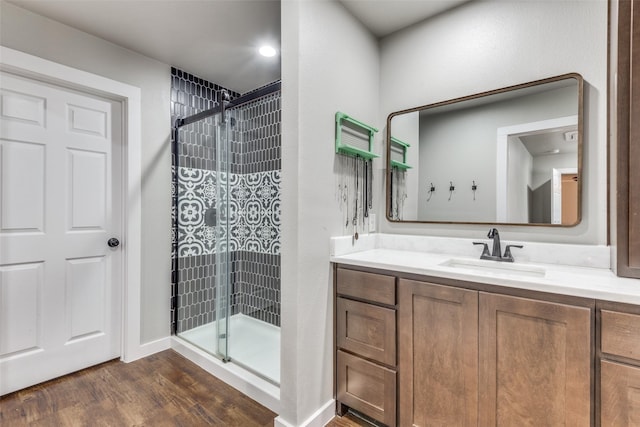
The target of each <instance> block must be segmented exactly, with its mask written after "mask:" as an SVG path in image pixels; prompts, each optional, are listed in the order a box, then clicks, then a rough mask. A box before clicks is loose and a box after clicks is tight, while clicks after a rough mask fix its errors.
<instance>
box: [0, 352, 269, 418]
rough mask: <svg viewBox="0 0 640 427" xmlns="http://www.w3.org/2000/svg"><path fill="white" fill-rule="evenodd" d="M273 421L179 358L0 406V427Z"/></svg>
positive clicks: (65, 384) (17, 396)
mask: <svg viewBox="0 0 640 427" xmlns="http://www.w3.org/2000/svg"><path fill="white" fill-rule="evenodd" d="M275 417H276V414H275V413H273V412H271V411H270V410H269V409H267V408H265V407H263V406H261V405H260V404H258V403H257V402H255V401H253V400H251V399H250V398H248V397H246V396H245V395H243V394H242V393H240V392H239V391H237V390H235V389H234V388H232V387H230V386H228V385H227V384H225V383H223V382H222V381H220V380H218V379H217V378H215V377H213V376H212V375H210V374H208V373H207V372H206V371H204V370H203V369H201V368H200V367H198V366H197V365H195V364H194V363H192V362H190V361H189V360H187V359H185V358H184V357H182V356H181V355H179V354H178V353H176V352H174V351H172V350H167V351H163V352H161V353H157V354H154V355H152V356H149V357H146V358H144V359H140V360H137V361H135V362H132V363H123V362H120V361H111V362H107V363H103V364H101V365H98V366H94V367H92V368H89V369H85V370H83V371H80V372H76V373H74V374H70V375H67V376H65V377H62V378H58V379H55V380H52V381H49V382H46V383H43V384H40V385H36V386H33V387H30V388H28V389H25V390H21V391H18V392H15V393H12V394H8V395H6V396H3V397H1V398H0V425H1V426H7V427H9V426H11V427H13V426H27V425H28V426H52V427H53V426H55V427H61V426H73V427H77V426H92V427H93V426H96V427H97V426H114V427H116V426H207V425H214V426H248V427H249V426H260V427H262V426H272V425H273V419H274V418H275Z"/></svg>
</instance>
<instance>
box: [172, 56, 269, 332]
mask: <svg viewBox="0 0 640 427" xmlns="http://www.w3.org/2000/svg"><path fill="white" fill-rule="evenodd" d="M171 74H172V76H171V79H172V91H171V115H172V118H171V119H172V123H175V120H176V119H177V118H178V117H186V116H189V115H192V114H195V113H198V112H200V111H203V110H206V109H210V108H213V107H215V106H216V105H218V101H219V99H220V92H221V91H222V90H223V88H221V87H220V86H218V85H215V84H213V83H210V82H206V81H204V80H202V79H199V78H197V77H195V76H193V75H191V74H188V73H185V72H183V71H181V70H177V69H175V68H172V70H171ZM229 93H230V95H231V97H232V99H233V98H235V97H237V96H239V95H240V94H238V93H234V92H230V91H229ZM280 117H281V115H280V94H279V93H275V94H271V95H268V96H265V97H262V98H260V99H258V100H255V101H253V102H251V103H249V104H245V105H242V106H240V107H238V108H236V109H232V110H230V111H229V117H228V120H227V122H226V124H225V126H226V128H225V129H226V131H227V132H228V134H227V135H228V136H229V141H228V142H229V144H228V146H226V147H219V148H222V149H223V150H222V151H221V153H220V155H221V158H220V159H217V158H216V156H217V154H216V144H217V141H216V132H215V128H216V123H215V122H214V121H215V120H217V118H208V119H205V120H201V121H199V122H197V123H193V124H191V125H189V126H183V127H182V128H181V129H180V131H179V132H180V134H179V144H177V145H176V144H173V138H174V135H173V134H172V136H171V137H172V147H173V148H172V173H173V177H174V179H173V180H172V187H171V191H172V195H173V196H174V198H175V199H177V205H176V203H174V206H172V218H173V220H174V222H173V223H174V226H173V228H172V231H171V233H172V258H173V261H172V271H173V274H172V289H171V295H172V307H173V309H172V310H177V313H176V314H177V316H175V317H176V319H177V324H176V331H178V332H181V331H185V330H188V329H191V328H194V327H197V326H200V325H203V324H206V323H208V322H211V321H213V320H214V319H215V318H216V312H215V310H216V302H218V305H219V304H220V303H223V304H222V307H224V306H225V303H226V300H225V298H229V302H230V308H231V313H232V314H235V313H244V314H247V315H250V316H253V317H256V318H258V319H260V320H263V321H266V322H269V323H271V324H274V325H278V326H279V325H280V255H279V253H280V167H281V148H280V147H281V144H280ZM216 162H219V163H221V164H222V165H223V167H224V168H225V169H226V171H217V170H216ZM225 179H229V183H228V184H229V188H230V191H229V194H226V192H225V188H226V184H227V183H226V182H224V180H225ZM218 180H220V182H217V181H218ZM216 185H218V187H217V188H216ZM176 196H177V197H176ZM217 198H221V201H225V200H226V199H227V198H228V218H227V217H226V211H223V212H217V211H216V212H215V215H213V212H212V209H213V208H215V206H216V202H217ZM175 199H174V200H175ZM207 213H208V214H207ZM212 221H215V223H216V224H217V225H218V226H217V227H214V226H212ZM178 224H179V227H178ZM208 224H209V225H208ZM217 244H218V245H220V247H219V249H221V250H225V251H226V252H224V253H225V255H224V256H228V257H229V264H228V265H229V266H230V269H231V271H230V272H229V274H230V282H231V283H232V286H231V289H230V294H229V295H217V294H216V289H215V278H216V275H218V276H219V275H220V274H225V272H218V271H215V270H216V265H215V261H216V257H217V256H218V255H216V251H217V249H218V248H216V245H217ZM227 244H228V246H229V247H228V248H227V247H226V245H227ZM216 298H217V299H218V300H219V301H216ZM219 306H220V305H219ZM172 318H173V313H172Z"/></svg>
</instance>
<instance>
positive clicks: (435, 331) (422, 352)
mask: <svg viewBox="0 0 640 427" xmlns="http://www.w3.org/2000/svg"><path fill="white" fill-rule="evenodd" d="M398 292H399V305H398V351H399V365H398V373H399V383H398V387H399V390H398V392H399V408H398V409H399V423H398V424H399V425H401V426H476V425H477V410H478V409H477V408H478V405H477V396H478V387H477V386H478V293H477V292H476V291H469V290H466V289H457V288H451V287H447V286H439V285H434V284H429V283H425V282H416V281H411V280H401V281H400V284H399V287H398Z"/></svg>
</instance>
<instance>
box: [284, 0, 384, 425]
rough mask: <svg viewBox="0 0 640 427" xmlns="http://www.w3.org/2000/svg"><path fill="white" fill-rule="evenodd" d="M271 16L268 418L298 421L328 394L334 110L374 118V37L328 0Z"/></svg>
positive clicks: (338, 218)
mask: <svg viewBox="0 0 640 427" xmlns="http://www.w3.org/2000/svg"><path fill="white" fill-rule="evenodd" d="M281 22H282V84H283V87H282V111H283V132H284V133H283V138H282V144H283V148H282V152H283V164H282V208H283V210H282V298H283V302H282V316H283V318H282V329H281V330H282V360H281V365H282V370H281V371H282V380H281V389H280V390H281V391H280V396H281V405H282V411H281V413H280V417H279V418H278V420H277V421H276V423H278V422H280V423H281V425H286V424H291V425H294V426H298V425H303V423H305V422H306V421H305V420H307V419H308V418H309V417H310V416H312V414H314V413H315V412H316V410H318V408H326V407H325V406H324V405H325V404H326V403H327V402H328V401H330V400H331V399H332V398H333V286H332V281H333V275H332V270H331V266H330V263H329V255H330V254H329V238H330V237H331V236H337V235H341V234H342V230H343V227H344V223H343V221H344V219H343V215H342V214H341V213H340V210H339V204H338V202H337V200H336V191H337V184H338V181H337V170H336V164H337V160H336V154H335V145H334V144H335V113H336V111H342V112H344V113H347V114H349V115H352V116H353V117H355V118H357V119H358V120H361V121H363V122H365V123H371V124H373V125H375V124H376V119H377V117H378V116H379V114H378V111H379V106H378V99H379V97H378V82H379V75H378V65H379V63H378V61H379V56H378V44H377V40H376V39H375V38H374V37H373V36H372V35H371V34H370V33H369V32H368V31H367V30H366V29H364V27H363V26H362V25H361V24H360V23H359V22H358V21H357V20H356V19H355V18H353V17H352V16H351V15H350V14H349V13H348V12H347V11H346V9H344V7H343V6H342V5H341V4H340V3H338V2H337V1H289V0H284V1H283V2H282V19H281ZM378 182H380V181H378ZM378 202H379V200H378V199H376V203H378ZM329 409H330V410H332V409H333V406H331V407H330V408H329ZM331 413H332V414H333V412H331ZM285 423H286V424H285ZM276 425H278V424H276Z"/></svg>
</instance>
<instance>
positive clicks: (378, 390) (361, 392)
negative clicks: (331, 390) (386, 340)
mask: <svg viewBox="0 0 640 427" xmlns="http://www.w3.org/2000/svg"><path fill="white" fill-rule="evenodd" d="M336 362H337V370H338V372H337V377H338V378H337V380H338V387H337V398H338V400H339V401H340V402H342V403H344V404H345V405H347V406H350V407H351V408H353V409H355V410H357V411H360V412H362V413H363V414H365V415H368V416H370V417H371V418H373V419H375V420H377V421H380V422H382V423H384V424H386V425H388V426H390V427H393V426H395V425H396V373H395V371H392V370H391V369H387V368H384V367H382V366H379V365H376V364H375V363H372V362H368V361H366V360H364V359H361V358H359V357H357V356H353V355H351V354H348V353H345V352H343V351H340V350H338V355H337V360H336Z"/></svg>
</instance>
